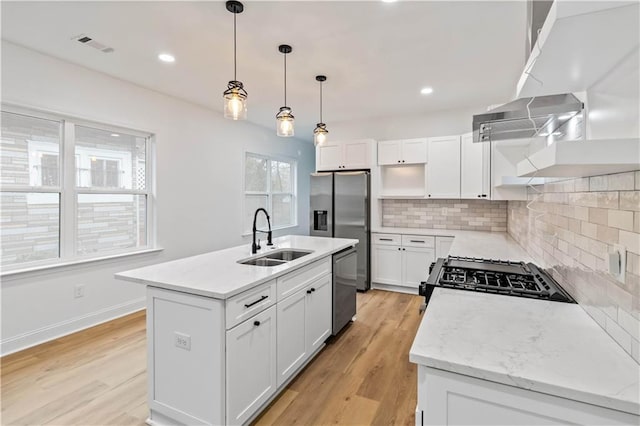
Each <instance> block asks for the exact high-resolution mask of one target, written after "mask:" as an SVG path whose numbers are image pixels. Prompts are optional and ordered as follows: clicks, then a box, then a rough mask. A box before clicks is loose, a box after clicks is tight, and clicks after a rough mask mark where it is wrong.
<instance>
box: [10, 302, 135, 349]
mask: <svg viewBox="0 0 640 426" xmlns="http://www.w3.org/2000/svg"><path fill="white" fill-rule="evenodd" d="M145 301H146V298H145V297H141V298H138V299H134V300H131V301H128V302H125V303H122V304H120V305H116V306H110V307H108V308H105V309H101V310H99V311H96V312H91V313H89V314H86V315H82V316H79V317H75V318H71V319H69V320H66V321H61V322H59V323H56V324H51V325H48V326H46V327H42V328H39V329H36V330H32V331H28V332H26V333H22V334H19V335H17V336H12V337H7V338H6V339H2V340H0V355H2V356H5V355H9V354H11V353H14V352H18V351H21V350H23V349H27V348H30V347H32V346H36V345H39V344H41V343H45V342H48V341H50V340H53V339H57V338H59V337H62V336H66V335H68V334H72V333H75V332H77V331H80V330H84V329H86V328H89V327H93V326H95V325H98V324H102V323H104V322H107V321H111V320H114V319H116V318H120V317H123V316H125V315H128V314H131V313H133V312H136V311H140V310H142V309H144V308H145Z"/></svg>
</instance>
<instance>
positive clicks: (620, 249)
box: [608, 244, 627, 284]
mask: <svg viewBox="0 0 640 426" xmlns="http://www.w3.org/2000/svg"><path fill="white" fill-rule="evenodd" d="M608 260H609V265H608V271H609V273H610V274H611V275H613V277H614V278H615V279H616V280H618V281H619V282H621V283H622V284H624V281H625V275H626V269H627V249H626V247H624V246H621V245H619V244H614V245H613V249H612V250H611V251H610V252H609V254H608Z"/></svg>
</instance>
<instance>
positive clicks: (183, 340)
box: [174, 331, 191, 351]
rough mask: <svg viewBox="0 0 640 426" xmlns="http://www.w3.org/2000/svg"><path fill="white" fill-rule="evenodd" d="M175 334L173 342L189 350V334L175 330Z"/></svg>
mask: <svg viewBox="0 0 640 426" xmlns="http://www.w3.org/2000/svg"><path fill="white" fill-rule="evenodd" d="M174 336H175V339H174V340H175V344H176V346H177V347H179V348H182V349H185V350H187V351H190V350H191V336H189V335H188V334H184V333H180V332H178V331H176V332H175V333H174Z"/></svg>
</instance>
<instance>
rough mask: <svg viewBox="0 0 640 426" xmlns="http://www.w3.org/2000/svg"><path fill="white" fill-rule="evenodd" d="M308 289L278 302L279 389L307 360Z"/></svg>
mask: <svg viewBox="0 0 640 426" xmlns="http://www.w3.org/2000/svg"><path fill="white" fill-rule="evenodd" d="M306 310H307V292H306V289H302V290H299V291H298V292H297V293H295V294H293V295H291V296H290V297H287V298H286V299H284V300H281V301H280V302H278V305H277V311H278V333H277V334H278V380H277V383H278V387H280V385H282V384H283V383H284V382H286V381H287V379H288V378H289V377H291V375H292V374H293V373H294V372H295V371H296V370H297V369H298V367H300V366H301V365H302V364H303V363H304V361H305V360H306V358H307V355H308V353H307V340H308V338H307V325H306V318H307V313H306Z"/></svg>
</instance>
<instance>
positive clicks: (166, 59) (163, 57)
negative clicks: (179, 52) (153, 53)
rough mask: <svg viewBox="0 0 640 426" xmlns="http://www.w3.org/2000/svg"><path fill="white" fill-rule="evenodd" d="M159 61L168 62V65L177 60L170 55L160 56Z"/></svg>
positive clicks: (163, 54) (162, 54)
mask: <svg viewBox="0 0 640 426" xmlns="http://www.w3.org/2000/svg"><path fill="white" fill-rule="evenodd" d="M158 59H160V60H161V61H162V62H167V63H172V62H175V61H176V58H174V56H173V55H170V54H168V53H161V54H159V55H158Z"/></svg>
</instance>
